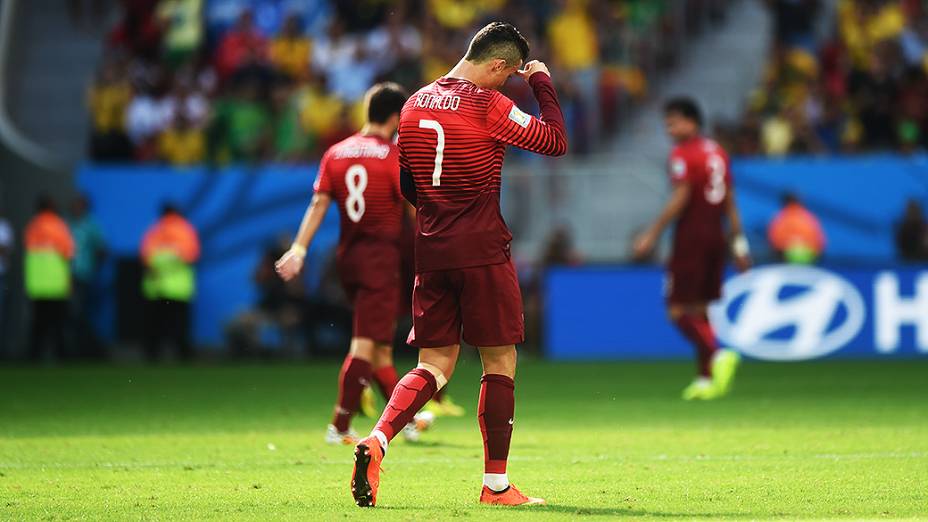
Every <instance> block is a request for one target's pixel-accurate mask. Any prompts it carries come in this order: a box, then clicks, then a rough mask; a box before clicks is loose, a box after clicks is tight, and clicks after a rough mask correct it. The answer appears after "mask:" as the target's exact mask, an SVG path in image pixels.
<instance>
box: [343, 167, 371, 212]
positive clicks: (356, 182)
mask: <svg viewBox="0 0 928 522" xmlns="http://www.w3.org/2000/svg"><path fill="white" fill-rule="evenodd" d="M345 188H347V189H348V197H347V198H345V214H348V219H350V220H351V221H353V222H355V223H357V222H359V221H361V218H362V217H364V210H365V207H364V189H366V188H367V169H365V168H364V165H352V166H350V167H348V171H347V172H345Z"/></svg>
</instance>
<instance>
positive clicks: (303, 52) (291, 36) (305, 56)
mask: <svg viewBox="0 0 928 522" xmlns="http://www.w3.org/2000/svg"><path fill="white" fill-rule="evenodd" d="M311 50H312V43H311V42H310V41H309V38H307V37H306V36H304V35H303V33H302V31H301V30H300V18H299V17H298V16H297V15H290V16H289V17H287V20H286V21H285V22H284V27H283V29H282V30H281V32H280V35H279V36H278V37H277V38H275V39H274V41H273V42H271V52H270V55H271V63H272V64H274V67H276V68H277V70H279V71H281V72H283V73H285V74H287V75H288V76H290V77H291V78H293V79H294V80H300V79H303V78H306V77H307V76H308V75H309V60H310V58H309V57H310V56H311V54H310V51H311Z"/></svg>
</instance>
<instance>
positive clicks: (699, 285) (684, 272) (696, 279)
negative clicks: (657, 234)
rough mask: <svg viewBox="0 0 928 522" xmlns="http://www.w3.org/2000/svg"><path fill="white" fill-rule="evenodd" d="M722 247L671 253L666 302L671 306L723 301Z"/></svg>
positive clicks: (725, 253)
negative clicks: (721, 298) (720, 299)
mask: <svg viewBox="0 0 928 522" xmlns="http://www.w3.org/2000/svg"><path fill="white" fill-rule="evenodd" d="M727 257H728V256H727V252H726V247H725V244H724V243H723V244H722V245H720V246H716V247H709V248H705V249H700V250H699V251H688V252H687V253H686V254H685V255H682V254H680V253H678V252H674V254H673V256H672V257H671V259H670V265H669V267H668V270H667V288H666V289H665V292H666V296H667V301H668V302H669V303H671V304H697V303H710V302H712V301H715V300H718V299H719V298H720V297H722V279H723V277H724V275H725V262H726V259H727Z"/></svg>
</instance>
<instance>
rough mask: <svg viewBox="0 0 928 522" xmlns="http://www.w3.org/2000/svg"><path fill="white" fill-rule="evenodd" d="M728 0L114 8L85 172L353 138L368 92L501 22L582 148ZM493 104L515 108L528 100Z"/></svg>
mask: <svg viewBox="0 0 928 522" xmlns="http://www.w3.org/2000/svg"><path fill="white" fill-rule="evenodd" d="M729 2H730V0H679V1H669V0H625V1H622V2H616V1H609V0H552V1H531V0H508V1H507V0H405V1H402V0H397V1H384V0H340V1H337V2H335V1H331V0H286V1H285V0H123V1H122V2H121V3H122V12H121V18H120V20H119V22H118V23H117V24H116V25H115V27H113V28H112V30H111V31H110V32H109V34H108V36H107V39H106V49H105V52H104V58H103V60H102V63H101V64H100V66H99V71H98V73H97V75H96V79H95V81H94V82H93V85H91V86H90V88H89V90H88V96H87V102H88V104H89V108H90V113H91V119H92V136H91V138H90V156H91V158H92V159H95V160H98V161H142V162H147V161H160V162H166V163H170V164H174V165H192V164H198V163H203V162H209V163H226V162H249V161H257V160H261V161H274V162H293V161H301V160H311V159H313V158H317V157H318V156H319V155H320V154H321V152H322V151H324V150H325V148H326V147H327V146H328V145H330V144H332V143H334V142H336V141H338V140H340V139H342V138H344V137H345V136H347V135H349V134H350V133H352V132H354V131H355V130H356V129H357V128H358V127H359V125H360V123H361V121H362V116H363V109H362V100H361V97H362V95H363V93H364V92H365V90H366V89H367V88H368V87H369V86H370V85H371V84H372V83H373V82H376V81H380V80H392V81H396V82H398V83H400V84H401V85H403V86H405V87H406V88H407V89H408V90H409V91H410V92H414V91H415V90H417V89H418V88H419V87H421V86H422V85H424V84H426V83H428V82H430V81H432V80H434V79H435V78H437V77H440V76H441V75H443V74H444V73H446V72H447V71H448V70H449V69H450V68H451V67H452V66H453V65H454V63H455V62H456V61H457V60H458V59H459V58H460V57H461V56H462V55H463V54H464V51H465V50H466V47H467V44H468V41H469V39H470V37H471V36H472V35H473V33H474V32H475V30H476V29H477V28H479V27H480V26H482V25H483V24H485V23H487V22H488V21H491V20H506V21H510V22H512V23H514V24H515V25H516V26H517V27H519V29H520V30H521V31H522V32H523V34H525V35H526V37H527V38H528V40H529V42H530V44H531V45H532V57H533V58H539V59H543V60H546V61H547V62H548V63H549V65H550V66H551V67H552V71H554V77H555V80H556V81H557V83H558V87H559V92H560V94H561V98H562V107H563V108H564V111H565V116H566V118H567V121H568V125H569V128H570V132H571V134H572V139H571V143H572V144H577V145H576V146H574V147H573V149H572V152H575V153H584V152H587V151H589V150H590V149H594V148H595V146H596V144H597V143H599V142H601V141H602V139H603V138H604V137H607V136H608V135H609V134H610V133H612V132H614V131H615V130H616V129H617V127H618V126H617V120H618V119H619V116H620V115H622V114H626V113H627V112H628V111H627V110H626V109H627V108H629V107H633V106H634V105H635V103H637V102H638V101H640V100H642V99H643V98H644V97H645V96H646V94H647V93H648V90H649V84H650V83H653V82H654V81H656V80H657V78H658V77H659V76H660V73H661V71H663V70H665V69H666V68H667V67H669V66H671V65H672V64H673V62H674V61H675V60H676V59H677V58H678V56H679V52H680V50H681V48H682V47H683V44H684V42H685V41H686V39H687V37H689V36H691V35H693V34H696V33H698V32H699V31H700V29H702V28H704V27H709V26H711V25H712V24H713V23H719V22H720V21H721V20H723V18H724V14H725V9H726V7H727V5H728V3H729ZM507 94H509V95H510V96H511V97H513V98H514V99H516V101H517V102H518V103H519V104H520V105H521V106H523V108H525V109H527V110H531V109H533V108H534V105H535V104H534V100H533V98H532V95H531V91H530V89H528V88H527V86H525V85H524V84H521V83H519V82H517V81H511V82H510V84H509V85H508V86H507Z"/></svg>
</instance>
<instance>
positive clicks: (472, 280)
mask: <svg viewBox="0 0 928 522" xmlns="http://www.w3.org/2000/svg"><path fill="white" fill-rule="evenodd" d="M528 52H529V49H528V43H527V42H526V41H525V38H523V37H522V35H521V34H520V33H519V31H518V30H516V28H515V27H513V26H511V25H509V24H505V23H499V22H494V23H491V24H489V25H487V26H486V27H484V28H483V29H481V30H480V31H478V32H477V34H476V35H475V36H474V38H473V39H472V40H471V43H470V47H469V48H468V50H467V54H466V55H465V56H464V58H463V59H462V60H461V61H460V62H458V64H457V65H455V66H454V68H453V69H452V70H451V71H450V72H449V73H448V74H447V75H446V76H443V77H441V78H439V79H437V80H435V81H434V82H432V83H430V84H429V85H426V86H425V87H423V88H422V89H420V90H419V91H418V92H417V93H415V94H414V95H413V96H411V97H410V98H409V100H408V101H407V102H406V105H405V106H404V107H403V112H402V114H401V116H400V127H399V148H400V177H401V183H402V186H403V194H404V195H405V196H406V198H407V199H408V200H410V202H412V203H414V204H415V205H416V208H417V214H416V216H417V223H418V233H417V235H416V251H415V258H416V259H415V261H416V280H415V287H414V290H413V328H412V331H411V332H410V334H409V343H410V344H412V345H413V346H416V347H418V348H419V349H420V350H419V365H418V367H416V368H414V369H413V370H412V371H410V372H409V373H407V374H406V375H405V376H404V377H403V378H402V379H401V380H400V382H399V384H398V385H397V386H396V390H395V391H394V393H393V396H392V397H391V398H390V402H389V403H388V404H387V406H386V408H385V409H384V412H383V415H382V416H381V417H380V420H379V421H378V422H377V425H376V426H375V428H374V430H373V432H372V433H371V435H370V436H368V437H366V438H365V439H363V440H361V442H359V443H358V445H357V447H356V449H355V467H354V470H353V472H352V480H351V490H352V494H353V496H354V499H355V502H356V503H357V504H358V505H359V506H373V505H374V504H375V503H376V501H377V490H378V487H379V483H380V464H381V461H382V459H383V455H384V452H385V451H386V450H387V444H388V442H389V441H390V440H391V439H392V438H393V437H394V436H395V435H396V433H397V431H398V430H400V429H401V428H402V427H403V426H405V425H406V423H407V422H409V420H410V419H412V418H413V415H414V414H415V413H416V412H417V411H418V410H419V408H421V407H422V406H423V405H424V404H425V403H426V402H427V401H428V400H429V399H430V398H432V396H433V395H434V394H435V392H436V390H438V389H440V388H441V387H442V386H444V384H445V383H446V382H447V380H448V379H449V378H450V377H451V374H452V372H454V367H455V363H456V361H457V358H458V352H459V351H460V346H461V345H460V343H461V338H462V336H463V339H464V341H465V342H467V343H469V344H472V345H474V346H477V347H478V350H479V351H480V358H481V360H482V361H483V377H482V378H481V385H480V399H479V404H478V420H479V423H480V431H481V432H482V434H483V442H484V478H483V490H482V492H481V495H480V502H483V503H487V504H503V505H521V504H540V503H543V502H544V501H543V500H541V499H536V498H530V497H527V496H525V495H523V494H522V493H520V492H519V490H518V489H516V488H515V487H514V486H512V485H511V484H510V483H509V479H508V477H507V474H506V462H507V460H508V457H509V442H510V438H511V436H512V425H513V419H514V417H513V412H514V405H515V398H514V394H513V390H514V383H513V377H514V376H515V369H516V347H515V345H516V344H517V343H520V342H522V341H523V337H524V325H523V319H522V299H521V294H520V291H519V283H518V280H517V278H516V272H515V268H514V267H513V264H512V261H511V260H510V250H509V242H510V240H511V239H512V236H511V234H510V233H509V229H508V227H507V226H506V223H505V222H504V221H503V218H502V214H501V213H500V205H499V198H500V185H501V176H500V173H501V169H502V166H503V156H504V155H505V153H506V146H507V145H514V146H516V147H520V148H523V149H526V150H529V151H532V152H536V153H540V154H545V155H550V156H560V155H562V154H564V153H566V152H567V134H566V131H565V127H564V120H563V116H562V115H561V110H560V105H559V103H558V99H557V94H556V92H555V90H554V87H553V85H552V83H551V77H550V73H549V72H548V69H547V67H546V66H545V64H543V63H541V62H538V61H531V62H528V63H526V62H525V61H526V59H527V58H528ZM512 75H517V76H519V77H520V78H522V79H524V80H526V81H528V83H529V85H531V87H532V89H533V91H534V94H535V98H536V99H537V100H538V105H539V107H540V109H541V118H536V117H534V116H531V115H529V114H526V113H524V112H522V111H521V110H519V108H518V107H516V105H515V104H514V103H513V102H512V100H510V99H508V98H507V97H506V96H504V95H502V94H500V93H499V92H498V91H497V89H499V88H500V87H501V86H502V85H503V84H504V83H505V82H506V80H507V79H508V78H509V77H510V76H512Z"/></svg>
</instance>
